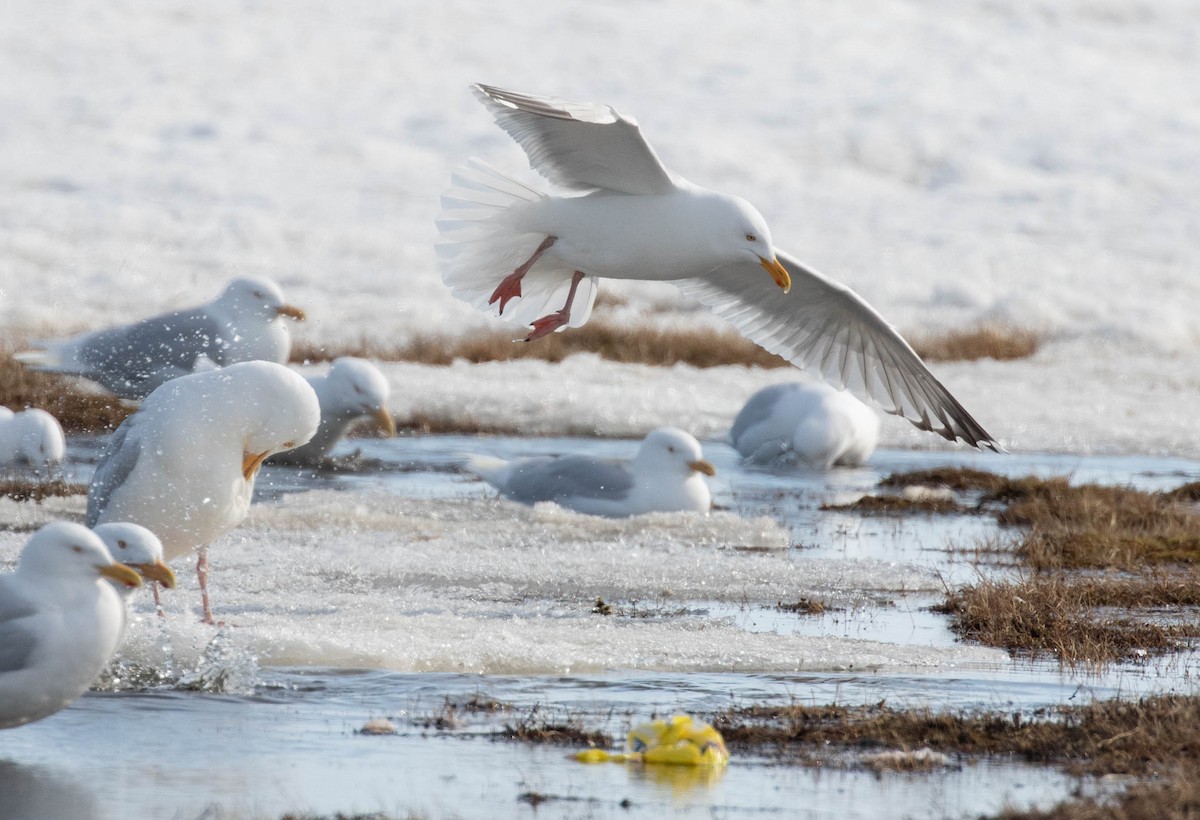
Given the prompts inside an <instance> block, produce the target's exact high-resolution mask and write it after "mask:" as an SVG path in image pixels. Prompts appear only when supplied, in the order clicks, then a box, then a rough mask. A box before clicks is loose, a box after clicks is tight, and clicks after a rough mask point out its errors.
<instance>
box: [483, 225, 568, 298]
mask: <svg viewBox="0 0 1200 820" xmlns="http://www.w3.org/2000/svg"><path fill="white" fill-rule="evenodd" d="M557 239H558V237H557V236H547V237H546V238H545V239H543V240H542V244H540V245H538V247H537V250H536V251H534V252H533V256H531V257H529V259H527V260H525V264H523V265H521V267H519V268H517V269H516V270H515V271H513V272H512V273H510V274H509V275H508V276H505V277H504V279H503V280H502V281H501V282H500V284H499V285H497V286H496V289H495V290H494V291H492V298H491V299H488V304H489V305H494V304H495V303H496V301H497V300H499V302H500V312H501V313H503V312H504V306H505V305H507V304H508V300H509V299H515V298H516V297H518V296H520V295H521V280H522V279H524V278H525V274H527V273H529V269H530V268H532V267H533V263H534V262H537V261H538V259H540V258H541V257H542V254H543V253H545V252H546V251H547V250H549V249H550V246H551V245H553V244H554V242H555V240H557Z"/></svg>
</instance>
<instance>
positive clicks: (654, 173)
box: [473, 85, 675, 194]
mask: <svg viewBox="0 0 1200 820" xmlns="http://www.w3.org/2000/svg"><path fill="white" fill-rule="evenodd" d="M473 88H474V91H475V95H476V96H477V97H479V100H480V101H481V102H482V103H483V104H484V105H486V106H487V107H488V110H490V111H491V112H492V115H493V116H494V117H495V118H496V124H497V125H499V126H500V127H501V128H503V129H504V130H505V131H507V132H508V135H509V136H510V137H512V138H513V139H514V140H516V142H517V144H518V145H520V146H521V148H522V149H524V151H525V153H526V154H528V155H529V165H530V167H532V168H533V169H534V170H535V171H537V172H538V173H539V174H541V175H542V176H544V177H546V179H548V180H550V181H551V182H553V183H554V184H556V185H562V186H565V187H567V188H580V189H591V188H605V189H608V190H610V191H619V192H621V193H625V194H663V193H667V192H669V191H671V190H673V189H674V187H675V183H674V182H673V181H672V179H671V173H670V171H668V170H667V169H666V168H665V167H664V166H663V164H662V162H661V161H660V160H659V158H658V154H656V153H655V152H654V149H653V148H651V147H650V144H649V143H648V142H646V140H645V139H644V138H643V137H642V132H641V129H640V128H638V124H637V122H636V121H635V120H634V119H633V118H631V117H625V116H623V115H621V114H620V113H619V112H617V111H616V110H615V109H613V108H611V107H610V106H607V105H596V104H594V103H580V102H570V101H568V100H560V99H555V98H552V97H535V96H533V95H530V94H521V93H518V92H515V91H505V90H503V89H500V88H496V87H494V86H490V85H476V86H473Z"/></svg>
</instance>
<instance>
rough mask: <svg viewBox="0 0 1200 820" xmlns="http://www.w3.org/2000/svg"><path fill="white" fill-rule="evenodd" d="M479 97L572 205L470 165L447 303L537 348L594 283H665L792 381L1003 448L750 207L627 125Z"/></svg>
mask: <svg viewBox="0 0 1200 820" xmlns="http://www.w3.org/2000/svg"><path fill="white" fill-rule="evenodd" d="M475 93H476V95H477V96H478V97H479V99H480V100H481V101H482V102H483V103H484V104H485V105H486V106H487V107H488V108H489V110H490V111H491V112H492V114H493V116H494V117H495V119H496V122H497V124H498V125H499V126H500V127H501V128H503V129H504V130H505V131H507V132H508V133H509V134H510V135H511V136H512V137H513V139H514V140H516V142H517V143H518V144H519V145H520V146H521V147H522V148H523V149H524V150H525V152H526V153H527V154H528V156H529V160H530V165H531V166H532V167H533V169H534V170H536V171H537V172H538V173H540V174H541V175H542V176H544V177H546V178H547V179H548V180H550V181H551V182H552V183H554V184H556V185H559V186H562V187H564V188H566V189H568V191H567V193H566V195H549V194H546V193H543V192H539V191H535V190H533V189H531V188H529V187H528V186H525V185H522V184H521V183H518V182H515V181H514V180H511V179H509V178H507V177H505V176H504V175H502V174H500V173H499V172H498V171H495V170H494V169H492V168H490V167H489V166H487V165H485V164H484V163H481V162H479V161H477V160H472V161H470V162H468V163H467V164H466V165H465V166H463V167H461V168H459V169H458V170H457V171H456V172H455V175H454V177H453V179H452V183H451V187H450V188H449V189H448V190H447V191H446V193H445V195H444V197H443V201H442V213H441V215H440V216H439V219H438V227H439V231H440V233H441V237H440V239H439V243H438V254H439V257H440V259H441V263H442V276H443V280H444V281H445V282H446V284H447V285H448V286H450V288H451V290H452V292H453V293H454V294H455V295H456V296H458V297H459V298H461V299H464V300H465V301H467V302H470V303H471V304H473V305H476V306H477V307H480V308H482V309H484V310H491V311H494V312H496V313H497V315H500V316H502V317H503V318H505V319H513V320H515V321H518V322H521V323H522V324H526V325H532V326H533V328H534V332H533V333H531V334H530V337H529V338H536V337H537V336H539V335H543V334H544V333H546V332H549V331H550V330H555V329H558V330H561V329H563V328H564V327H575V326H578V325H581V324H583V322H584V321H586V319H587V316H588V315H589V313H590V311H591V305H592V301H593V300H594V298H595V279H596V278H597V277H610V278H625V279H663V280H672V281H675V282H676V284H678V285H679V287H680V288H681V289H682V290H683V291H684V292H685V293H687V294H688V295H690V296H692V297H693V298H695V299H697V300H698V301H700V302H702V303H703V304H705V305H706V306H707V307H709V308H710V309H712V310H713V311H714V312H715V313H717V314H718V315H720V316H722V317H724V318H726V319H728V320H729V321H730V322H732V323H733V324H734V325H735V326H736V327H737V328H738V329H739V330H740V331H741V332H742V333H743V334H744V335H745V336H747V337H748V338H750V339H752V340H753V341H755V342H757V343H758V344H761V345H762V346H763V347H765V348H766V349H767V350H769V351H771V352H773V353H778V354H779V355H781V356H783V357H784V358H786V359H787V360H788V361H790V362H792V363H793V364H795V365H797V366H798V367H801V368H803V369H806V370H810V371H812V372H814V373H816V374H817V375H820V376H822V377H823V378H825V379H827V380H829V381H831V382H832V383H833V384H835V385H836V386H839V387H846V388H847V389H849V390H851V391H852V392H854V393H855V394H856V395H858V396H860V397H861V398H863V399H865V400H867V401H869V402H871V403H873V404H876V405H877V406H879V407H881V408H882V409H883V410H885V411H886V412H889V413H895V414H898V415H901V416H903V417H905V418H907V419H908V420H909V421H911V422H912V423H913V424H915V425H916V426H918V427H920V428H922V429H925V430H931V431H933V432H936V433H938V434H939V435H941V436H943V437H945V438H948V439H952V440H953V439H956V438H957V439H961V440H963V441H964V442H966V443H968V444H971V445H973V446H977V447H988V448H991V449H994V450H998V449H1000V447H999V445H998V444H997V443H996V442H995V440H994V439H993V438H992V436H991V435H989V434H988V433H987V431H986V430H984V429H983V427H982V426H980V425H979V423H978V422H976V421H975V420H974V419H973V418H972V417H971V415H970V414H969V413H968V412H967V411H966V410H965V409H964V408H963V407H962V405H960V404H959V403H958V401H957V400H956V399H955V398H954V397H953V396H952V395H951V394H950V392H949V391H948V390H946V388H945V387H943V386H942V384H941V383H940V382H939V381H938V380H937V379H936V378H935V377H934V376H933V374H932V373H930V372H929V369H928V368H927V367H926V366H925V364H924V363H923V362H922V361H921V359H920V357H918V356H917V355H916V353H915V352H913V350H912V348H911V347H909V345H908V343H907V342H905V341H904V339H903V338H902V337H901V336H900V334H899V333H897V332H896V330H895V328H893V327H892V326H891V325H889V324H888V323H887V322H886V321H885V320H884V319H883V318H882V317H881V316H880V315H879V314H878V313H877V312H876V311H875V310H874V309H873V308H871V307H870V305H868V304H867V303H866V302H865V301H863V299H861V298H860V297H859V296H858V295H857V294H855V293H854V292H853V291H851V290H850V289H849V288H847V287H845V286H844V285H841V284H839V283H837V282H834V281H832V280H830V279H828V278H826V277H824V276H822V275H821V274H819V273H817V272H816V271H814V270H812V269H811V268H808V267H806V266H804V265H802V264H801V263H800V262H798V261H796V260H795V259H794V258H792V257H790V256H788V255H786V254H782V253H777V252H776V250H775V247H774V244H773V242H772V239H771V234H770V231H769V230H768V228H767V225H766V221H765V220H764V219H763V218H762V216H761V215H760V214H759V213H758V212H757V211H756V210H755V209H754V208H753V206H751V205H750V204H749V203H747V202H745V201H744V200H742V199H739V198H737V197H733V196H729V195H725V194H720V193H717V192H714V191H709V190H707V189H704V188H701V187H699V186H696V185H693V184H691V183H689V182H687V181H686V180H684V179H682V178H681V177H679V176H678V175H676V174H673V173H672V172H670V171H669V170H667V169H666V168H665V167H664V166H663V164H662V162H661V161H660V160H659V158H658V156H657V154H656V153H655V152H654V149H653V148H651V147H650V145H649V144H648V143H647V142H646V140H645V139H644V138H643V136H642V134H641V130H640V128H639V127H638V125H637V123H636V122H635V121H634V120H633V119H632V118H630V117H625V116H623V115H621V114H620V113H618V112H617V111H616V110H615V109H613V108H611V107H609V106H600V105H592V104H588V103H576V102H569V101H564V100H558V99H554V98H548V97H536V96H532V95H528V94H520V93H516V92H512V91H505V90H502V89H498V88H494V87H492V86H485V85H478V86H475ZM547 243H549V244H547ZM527 265H528V272H527V273H525V275H524V278H522V277H521V276H519V275H518V274H519V273H520V272H521V269H522V268H523V267H525V266H527ZM764 269H765V270H766V272H767V274H770V275H766V274H764ZM577 276H578V277H581V279H580V280H579V289H578V292H577V293H576V294H575V299H574V300H573V301H572V300H571V299H570V298H569V288H570V285H571V282H572V278H573V277H577ZM510 280H515V282H514V281H510ZM789 284H790V286H791V289H790V291H789V290H787V287H788V285H789ZM781 289H782V290H781ZM518 291H519V295H517V292H518ZM549 311H555V312H556V313H554V314H549V315H547V314H548V312H549ZM547 320H550V321H547ZM539 323H542V324H539Z"/></svg>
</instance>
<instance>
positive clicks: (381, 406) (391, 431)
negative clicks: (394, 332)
mask: <svg viewBox="0 0 1200 820" xmlns="http://www.w3.org/2000/svg"><path fill="white" fill-rule="evenodd" d="M308 383H309V384H310V385H311V386H312V389H313V392H315V393H316V394H317V400H318V401H319V402H320V403H321V424H320V426H319V427H317V433H316V435H315V436H313V437H312V439H311V440H310V441H309V442H308V444H305V445H303V446H302V447H297V448H296V449H294V450H288V451H287V452H284V453H279V454H278V455H274V456H271V463H272V464H317V463H318V462H320V460H321V459H323V458H324V457H325V456H327V455H329V451H330V450H332V449H333V446H334V445H335V444H337V443H338V441H339V440H341V438H342V436H343V435H345V433H346V429H347V428H348V427H349V426H350V425H351V424H352V423H353V422H355V421H357V420H358V419H361V418H366V417H369V418H373V419H375V423H376V424H378V425H379V428H380V429H381V430H383V431H384V432H385V433H387V435H389V436H394V435H396V422H395V421H394V420H393V419H392V415H391V413H389V412H388V410H387V400H388V394H389V393H390V392H391V390H390V388H389V386H388V382H387V379H386V378H384V375H383V373H381V372H380V370H379V368H378V367H376V366H375V365H373V364H371V363H370V362H368V361H366V360H365V359H357V358H354V357H353V356H343V357H341V358H338V359H334V361H333V365H332V366H331V367H330V368H329V372H328V373H326V374H325V375H323V376H310V377H309V378H308Z"/></svg>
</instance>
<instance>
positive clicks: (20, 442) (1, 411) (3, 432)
mask: <svg viewBox="0 0 1200 820" xmlns="http://www.w3.org/2000/svg"><path fill="white" fill-rule="evenodd" d="M66 453H67V440H66V437H65V436H64V435H63V429H62V425H61V424H59V423H58V419H56V418H54V416H52V415H50V414H49V413H47V412H46V411H45V410H39V409H38V408H36V407H33V408H30V409H29V410H22V411H20V412H18V413H14V412H12V411H11V410H9V409H8V408H7V407H0V466H5V465H9V464H28V465H29V466H31V467H33V469H35V470H44V469H49V468H52V467H56V466H58V465H59V464H61V463H62V460H63V459H64V458H65V457H66Z"/></svg>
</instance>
